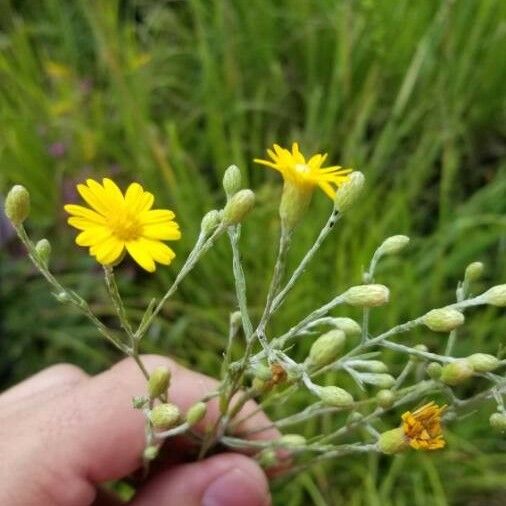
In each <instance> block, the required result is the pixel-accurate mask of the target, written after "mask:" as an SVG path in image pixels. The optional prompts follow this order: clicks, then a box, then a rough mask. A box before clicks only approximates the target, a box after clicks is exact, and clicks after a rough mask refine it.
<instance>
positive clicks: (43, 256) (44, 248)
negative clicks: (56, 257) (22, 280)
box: [35, 239, 51, 267]
mask: <svg viewBox="0 0 506 506" xmlns="http://www.w3.org/2000/svg"><path fill="white" fill-rule="evenodd" d="M35 252H36V253H37V255H38V256H39V258H40V260H41V262H42V263H43V264H44V265H45V266H46V267H47V265H48V264H49V258H50V257H51V243H50V242H49V241H48V240H47V239H41V240H40V241H38V242H37V244H36V245H35Z"/></svg>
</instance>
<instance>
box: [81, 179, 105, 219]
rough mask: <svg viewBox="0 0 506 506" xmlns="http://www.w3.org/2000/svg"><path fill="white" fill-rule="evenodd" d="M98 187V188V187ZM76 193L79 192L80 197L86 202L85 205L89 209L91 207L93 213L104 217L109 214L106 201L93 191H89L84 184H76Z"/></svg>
mask: <svg viewBox="0 0 506 506" xmlns="http://www.w3.org/2000/svg"><path fill="white" fill-rule="evenodd" d="M98 186H99V187H100V185H98ZM100 188H101V187H100ZM77 191H78V192H79V194H80V195H81V197H82V198H83V199H84V200H85V201H86V203H87V204H88V205H89V206H90V207H92V208H93V209H94V210H95V211H97V212H98V213H100V214H102V215H104V216H106V215H107V214H108V213H109V211H110V209H109V206H108V205H107V201H106V200H105V198H104V197H103V196H102V195H101V194H97V192H96V191H95V190H92V189H90V187H89V186H86V185H84V184H78V185H77ZM102 191H103V190H102Z"/></svg>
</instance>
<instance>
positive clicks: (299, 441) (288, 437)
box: [279, 434, 306, 447]
mask: <svg viewBox="0 0 506 506" xmlns="http://www.w3.org/2000/svg"><path fill="white" fill-rule="evenodd" d="M279 442H280V443H281V444H282V445H283V446H291V447H301V446H306V438H305V437H304V436H301V435H300V434H285V435H284V436H281V437H280V438H279Z"/></svg>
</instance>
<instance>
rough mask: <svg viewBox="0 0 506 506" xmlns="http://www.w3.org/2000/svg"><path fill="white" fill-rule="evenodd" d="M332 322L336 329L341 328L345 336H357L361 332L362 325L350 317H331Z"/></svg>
mask: <svg viewBox="0 0 506 506" xmlns="http://www.w3.org/2000/svg"><path fill="white" fill-rule="evenodd" d="M332 323H333V324H334V326H335V327H336V329H339V330H342V331H343V332H344V333H345V334H346V335H347V336H358V335H360V334H361V333H362V327H361V326H360V325H359V324H358V323H357V322H356V321H355V320H352V319H351V318H346V317H337V318H333V319H332Z"/></svg>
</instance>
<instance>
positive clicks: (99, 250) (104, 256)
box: [90, 237, 125, 265]
mask: <svg viewBox="0 0 506 506" xmlns="http://www.w3.org/2000/svg"><path fill="white" fill-rule="evenodd" d="M91 249H92V250H93V253H92V254H93V255H94V256H95V257H96V259H97V261H98V262H99V263H101V264H103V265H111V264H113V263H114V262H115V261H116V260H118V258H119V257H120V256H121V254H122V253H123V250H124V249H125V245H124V243H122V242H121V241H118V240H117V239H115V238H113V237H111V238H109V239H107V240H106V241H104V242H101V243H100V244H98V245H96V246H95V247H93V248H90V252H91Z"/></svg>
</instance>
